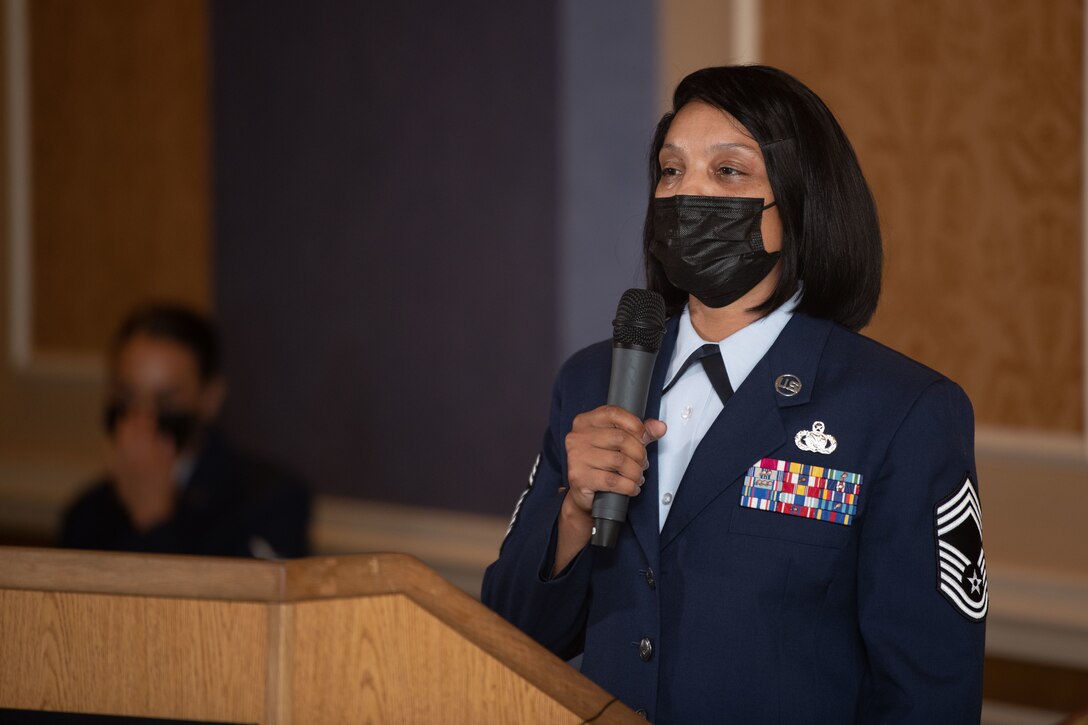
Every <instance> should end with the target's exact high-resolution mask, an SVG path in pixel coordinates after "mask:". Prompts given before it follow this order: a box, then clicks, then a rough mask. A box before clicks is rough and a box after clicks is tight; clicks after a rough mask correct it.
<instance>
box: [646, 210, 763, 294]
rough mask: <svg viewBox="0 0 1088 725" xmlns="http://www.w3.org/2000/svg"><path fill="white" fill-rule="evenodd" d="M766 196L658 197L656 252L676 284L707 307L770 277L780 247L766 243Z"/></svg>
mask: <svg viewBox="0 0 1088 725" xmlns="http://www.w3.org/2000/svg"><path fill="white" fill-rule="evenodd" d="M774 204H775V202H773V201H772V202H771V203H770V204H767V205H766V206H764V205H763V200H762V199H751V198H747V197H741V196H683V195H681V196H667V197H662V198H660V199H654V201H653V214H654V237H653V239H652V240H651V242H650V253H651V254H653V255H654V258H656V259H657V261H659V262H661V265H662V266H663V267H664V268H665V276H666V277H668V279H669V282H671V283H672V284H673V285H675V286H676V287H679V288H680V289H681V290H683V291H684V292H687V293H688V294H691V295H694V296H695V297H696V298H697V299H698V300H699V301H700V302H702V303H703V304H704V305H706V306H707V307H725V306H726V305H728V304H731V303H733V302H736V301H737V300H739V299H740V298H741V297H743V296H744V295H746V294H747V293H748V292H750V291H751V289H752V288H753V287H755V286H756V285H757V284H759V283H760V281H762V280H763V278H764V277H766V276H767V275H768V274H769V273H770V271H771V269H772V268H773V267H774V265H775V263H776V262H777V261H778V257H779V252H768V251H767V250H765V249H764V248H763V235H762V234H761V232H760V226H761V224H762V221H763V210H764V209H770V208H771V207H772V206H774Z"/></svg>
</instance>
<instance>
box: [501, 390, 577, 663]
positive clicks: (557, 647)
mask: <svg viewBox="0 0 1088 725" xmlns="http://www.w3.org/2000/svg"><path fill="white" fill-rule="evenodd" d="M561 380H562V373H561V374H560V380H559V381H557V382H556V384H555V388H554V390H553V393H552V405H551V416H550V420H549V425H548V430H547V432H546V433H545V435H544V443H543V447H542V449H541V452H540V455H539V457H538V458H537V460H536V463H535V464H534V466H533V469H532V471H531V473H530V475H529V485H528V487H527V488H526V489H525V490H524V492H523V493H522V494H521V498H519V499H518V501H517V504H516V505H515V507H514V514H513V517H512V519H511V521H510V527H509V529H508V530H507V533H506V537H505V539H504V540H503V543H502V547H501V548H500V550H499V558H498V560H497V561H495V563H493V564H492V565H491V566H489V567H488V568H487V571H486V572H485V574H484V581H483V591H482V593H481V601H483V603H484V604H486V605H487V606H488V607H490V608H491V609H493V610H495V611H496V612H497V613H498V614H500V615H502V617H503V618H505V619H506V620H507V621H509V622H510V623H512V624H513V625H515V626H516V627H518V628H519V629H521V630H522V631H523V632H525V633H526V634H528V635H529V636H531V637H533V638H534V639H536V640H537V641H538V642H540V643H541V644H542V645H544V646H545V647H547V648H548V649H550V650H552V651H553V652H554V653H556V654H557V655H559V656H561V657H564V658H568V659H569V658H570V657H573V656H574V655H576V654H578V653H579V652H581V648H582V641H583V639H584V632H585V622H586V612H587V609H588V600H589V592H590V572H591V569H592V557H593V552H592V551H591V550H590V548H591V547H586V549H584V550H583V551H582V552H581V553H580V554H579V555H578V556H577V557H576V558H575V559H574V561H572V562H571V563H570V565H568V566H567V568H566V569H565V570H564V571H563V572H561V573H560V574H559V575H557V576H554V577H553V576H551V570H552V566H553V563H554V561H555V541H556V528H557V525H558V523H557V522H558V517H559V509H560V507H561V506H562V503H563V497H564V495H565V493H564V492H565V490H566V488H565V487H566V447H565V442H564V441H565V438H566V434H567V432H568V430H569V423H567V422H566V417H565V416H564V414H563V407H562V400H561V397H562V396H561V394H560V390H561V387H562V385H561Z"/></svg>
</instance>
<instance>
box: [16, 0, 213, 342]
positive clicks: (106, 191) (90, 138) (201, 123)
mask: <svg viewBox="0 0 1088 725" xmlns="http://www.w3.org/2000/svg"><path fill="white" fill-rule="evenodd" d="M27 10H28V23H27V25H28V35H29V37H28V42H29V49H30V50H29V56H30V57H29V61H30V79H29V80H30V82H29V88H30V91H29V94H30V98H29V102H30V128H31V152H30V177H31V180H32V197H31V198H32V201H31V204H32V210H31V224H32V231H31V257H32V260H33V263H32V272H31V274H32V301H31V305H30V309H31V310H32V347H33V349H34V350H35V351H38V352H45V353H72V352H76V353H82V352H92V353H97V352H99V351H101V349H102V348H103V347H104V343H105V341H106V340H108V339H109V336H110V334H111V333H112V331H113V329H114V328H115V327H116V325H117V323H118V321H119V319H120V318H121V316H122V315H123V314H124V313H125V312H126V311H127V310H128V309H129V308H130V307H131V306H132V305H133V304H135V303H138V302H140V301H143V300H145V299H147V298H151V297H168V298H171V299H177V300H182V301H186V302H189V303H192V304H195V305H198V306H201V307H205V306H207V304H208V298H209V291H208V290H209V269H208V265H209V262H208V257H209V250H208V237H209V223H210V222H209V207H210V193H209V181H208V179H209V168H208V167H209V158H208V155H209V143H210V142H209V125H210V123H209V119H208V105H209V103H208V89H207V76H208V68H207V65H208V62H207V51H206V46H207V27H206V26H207V17H206V16H207V10H206V6H205V4H204V2H200V1H197V0H80V2H71V1H70V0H33V2H28V3H27Z"/></svg>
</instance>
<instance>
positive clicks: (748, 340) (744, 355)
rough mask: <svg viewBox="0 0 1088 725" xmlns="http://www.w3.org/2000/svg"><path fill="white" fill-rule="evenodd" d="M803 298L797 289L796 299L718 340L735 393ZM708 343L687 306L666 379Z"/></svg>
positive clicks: (670, 377) (681, 316) (671, 376)
mask: <svg viewBox="0 0 1088 725" xmlns="http://www.w3.org/2000/svg"><path fill="white" fill-rule="evenodd" d="M800 299H801V292H800V290H798V292H797V293H796V294H795V295H794V296H793V297H791V298H790V299H788V300H786V301H785V302H784V303H782V304H781V305H780V306H779V307H778V308H777V309H775V310H774V312H772V313H771V314H769V315H767V316H766V317H761V318H760V319H758V320H756V321H755V322H752V323H750V324H749V325H747V326H745V327H742V328H741V329H739V330H737V331H736V332H734V333H733V334H732V335H730V336H729V337H727V338H725V339H724V340H719V341H718V348H719V349H720V350H721V353H722V360H723V361H724V362H725V370H726V372H727V373H728V374H729V383H730V384H731V385H732V386H733V389H734V390H737V389H738V388H740V385H741V383H743V382H744V379H745V378H747V377H748V374H749V373H750V372H752V369H753V368H754V367H755V366H756V364H757V363H759V361H760V360H761V359H762V358H763V356H764V355H766V354H767V351H768V350H770V349H771V345H773V344H774V341H775V340H777V339H778V335H779V333H781V332H782V328H784V327H785V326H786V323H788V322H789V321H790V318H791V317H793V310H794V308H796V307H797V303H798V302H799V301H800ZM707 342H708V340H704V339H703V338H701V337H699V333H698V332H696V331H695V328H694V327H693V326H692V324H691V313H690V311H689V310H688V306H687V305H684V311H683V312H682V313H681V315H680V323H679V329H678V331H677V335H676V347H674V348H673V353H672V360H670V361H669V369H668V372H667V373H666V375H665V379H666V380H672V379H673V377H674V376H675V375H676V373H677V371H679V370H680V366H681V365H683V364H684V361H685V360H687V359H688V356H689V355H691V354H692V353H693V352H695V350H696V349H698V348H700V347H702V346H703V345H705V344H706V343H707Z"/></svg>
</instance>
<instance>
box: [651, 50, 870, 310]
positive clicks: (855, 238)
mask: <svg viewBox="0 0 1088 725" xmlns="http://www.w3.org/2000/svg"><path fill="white" fill-rule="evenodd" d="M692 101H702V102H703V103H707V104H709V105H711V106H714V107H716V108H719V109H721V110H723V111H726V112H727V113H729V114H730V115H732V116H733V117H734V118H736V119H737V120H738V121H739V122H740V123H741V124H743V125H744V127H745V128H746V129H748V132H749V133H751V134H752V136H753V137H754V138H755V140H756V142H757V143H758V144H759V146H760V149H761V150H762V151H763V160H764V162H765V164H766V167H767V176H768V179H769V180H770V184H771V191H772V193H773V194H774V198H775V201H776V202H777V209H778V214H779V217H780V218H781V220H782V256H781V258H780V259H781V264H782V267H781V270H782V271H781V276H780V278H779V280H778V285H777V287H775V289H774V292H773V293H772V294H771V296H770V297H769V298H768V299H767V301H766V302H764V303H763V304H761V305H759V306H758V307H755V308H754V309H755V311H757V312H760V313H761V314H763V315H766V314H768V313H770V312H771V311H773V310H774V309H775V308H777V307H778V306H779V305H781V304H782V303H783V302H785V301H787V300H788V299H789V298H790V297H792V296H793V294H794V293H795V292H796V290H797V285H798V283H799V282H800V283H803V292H802V298H801V302H800V303H799V305H798V307H797V311H798V312H803V313H806V314H808V315H812V316H813V317H821V318H824V319H829V320H833V321H835V322H838V323H839V324H841V325H844V326H846V327H849V328H850V329H852V330H860V329H861V328H862V327H864V326H865V325H866V324H868V322H869V320H870V319H871V318H872V316H873V312H875V311H876V305H877V301H878V300H879V298H880V276H881V265H882V263H883V252H882V248H881V241H880V224H879V222H878V220H877V215H876V205H875V203H874V202H873V196H872V193H871V192H870V191H869V186H868V184H866V182H865V177H864V176H863V175H862V173H861V167H860V166H859V165H858V161H857V156H856V155H855V154H854V149H853V147H852V146H851V145H850V141H849V140H847V138H846V134H844V133H843V130H842V128H841V127H840V126H839V124H838V122H837V121H836V120H835V117H834V116H833V115H832V113H831V111H830V110H829V109H828V108H827V106H826V105H825V104H824V102H823V101H821V100H820V98H819V97H818V96H817V95H816V94H815V93H813V92H812V91H810V90H809V89H808V88H807V87H805V85H804V84H802V83H801V82H800V81H798V80H797V79H796V78H794V77H793V76H791V75H789V74H788V73H785V72H783V71H780V70H778V69H777V68H770V67H768V66H759V65H751V66H722V67H717V68H704V69H702V70H698V71H695V72H694V73H692V74H690V75H688V76H687V77H686V78H684V80H682V81H680V85H678V86H677V87H676V92H675V93H674V94H673V102H672V111H671V112H670V113H666V114H665V115H664V116H663V117H662V119H661V121H660V122H659V123H658V125H657V131H656V132H655V133H654V138H653V145H652V148H651V151H650V208H649V209H648V210H647V213H646V223H645V226H644V229H643V257H644V261H645V265H646V286H647V287H648V288H649V289H652V290H655V291H657V292H660V293H661V294H662V296H664V298H665V304H666V308H667V310H668V313H669V314H670V315H672V314H675V313H676V312H678V311H679V310H680V309H681V308H682V307H683V306H684V303H685V302H687V297H688V296H687V294H686V293H685V292H683V291H682V290H680V289H678V288H677V287H675V286H673V285H672V284H671V283H670V282H669V280H668V278H667V277H666V276H665V271H664V268H663V267H662V266H661V263H660V262H658V261H657V260H656V259H655V258H654V256H653V255H652V254H650V242H651V241H652V240H653V231H654V230H653V213H652V205H653V198H654V190H655V189H656V188H657V183H658V181H659V180H660V178H661V165H660V164H659V163H658V154H659V153H660V151H661V146H662V144H664V142H665V135H666V134H667V133H668V130H669V126H670V125H671V124H672V119H673V117H674V116H675V115H676V112H677V111H679V110H680V109H681V108H682V107H683V106H685V105H686V104H688V103H691V102H692ZM767 201H770V200H767ZM764 213H766V212H764Z"/></svg>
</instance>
